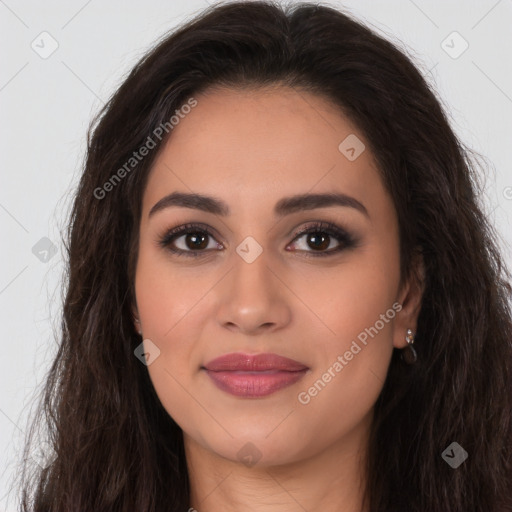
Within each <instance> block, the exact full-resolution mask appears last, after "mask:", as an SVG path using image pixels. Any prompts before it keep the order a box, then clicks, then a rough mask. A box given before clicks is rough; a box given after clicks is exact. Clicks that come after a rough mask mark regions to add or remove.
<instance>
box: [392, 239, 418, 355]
mask: <svg viewBox="0 0 512 512" xmlns="http://www.w3.org/2000/svg"><path fill="white" fill-rule="evenodd" d="M424 290H425V264H424V261H423V255H422V253H421V250H419V249H417V250H416V252H415V253H414V256H413V258H412V268H411V272H410V274H409V278H408V279H407V281H406V282H405V283H404V285H403V286H402V288H401V289H400V292H399V294H398V303H399V304H400V305H401V306H402V309H401V310H400V311H399V312H398V313H397V315H396V317H395V325H394V336H393V346H394V347H395V348H404V347H406V346H407V341H406V340H405V335H406V332H407V329H411V330H412V332H413V333H414V334H415V333H416V330H417V325H418V315H419V313H420V310H421V304H422V299H423V292H424Z"/></svg>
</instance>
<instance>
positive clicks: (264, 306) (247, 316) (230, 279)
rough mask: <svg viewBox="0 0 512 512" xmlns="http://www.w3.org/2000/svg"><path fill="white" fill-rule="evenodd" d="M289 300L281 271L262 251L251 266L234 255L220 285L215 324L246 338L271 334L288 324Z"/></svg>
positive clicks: (289, 294)
mask: <svg viewBox="0 0 512 512" xmlns="http://www.w3.org/2000/svg"><path fill="white" fill-rule="evenodd" d="M219 284H220V283H219ZM292 297H293V294H292V293H291V292H290V290H289V289H288V288H287V286H286V284H285V276H284V275H283V271H282V270H280V269H279V267H278V266H277V265H276V264H275V263H274V264H272V263H271V262H270V261H269V260H268V258H267V257H266V253H265V251H263V252H262V253H261V254H260V255H259V256H258V258H256V259H255V260H254V261H253V262H251V263H248V262H247V261H244V259H242V258H240V257H238V256H237V257H236V258H235V262H234V266H233V268H232V269H231V270H230V272H229V273H228V275H227V276H226V277H225V278H224V279H223V283H222V284H221V290H220V296H219V299H220V303H219V307H218V310H217V315H218V321H219V323H220V325H221V326H222V327H223V328H226V329H229V330H231V331H233V332H235V331H236V332H240V333H243V334H246V335H258V334H262V333H265V332H273V331H276V330H279V329H282V328H284V327H286V326H287V325H288V324H289V323H290V322H291V318H292V314H291V307H290V300H292Z"/></svg>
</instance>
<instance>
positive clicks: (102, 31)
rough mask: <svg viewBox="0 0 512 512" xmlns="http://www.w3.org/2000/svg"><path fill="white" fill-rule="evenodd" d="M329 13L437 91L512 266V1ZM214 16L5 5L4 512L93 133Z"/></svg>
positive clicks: (0, 294) (1, 30)
mask: <svg viewBox="0 0 512 512" xmlns="http://www.w3.org/2000/svg"><path fill="white" fill-rule="evenodd" d="M210 3H214V2H210ZM325 3H329V4H331V5H333V6H336V7H341V8H343V9H344V10H345V11H346V12H348V13H351V14H353V15H354V16H356V17H357V18H359V19H361V20H363V21H366V23H367V24H369V25H370V26H371V27H373V28H374V29H376V30H377V31H378V32H379V33H381V34H383V35H384V36H386V37H388V38H389V39H392V40H394V41H396V40H398V41H399V44H400V47H402V48H403V49H406V51H407V52H408V54H409V55H410V56H411V57H412V58H413V60H414V62H415V63H416V64H417V65H418V66H419V67H420V69H421V70H422V72H423V73H424V75H425V76H426V78H427V79H428V81H429V83H431V84H432V85H433V87H434V88H435V89H436V91H437V94H438V97H440V98H441V101H442V102H443V105H444V106H445V108H446V109H447V111H448V112H449V114H450V118H451V120H452V126H453V129H454V130H455V132H456V133H457V134H458V135H459V136H460V137H461V139H462V141H463V142H465V143H466V144H467V145H469V146H470V147H472V148H473V149H474V150H476V151H477V152H478V153H480V154H482V155H484V157H485V161H484V162H483V163H484V164H485V165H486V167H487V168H488V169H489V172H488V176H489V179H488V180H487V181H486V187H485V193H484V194H483V196H482V201H483V202H484V203H485V208H486V211H487V213H488V215H489V217H490V219H491V221H492V222H493V223H494V225H495V226H496V227H497V229H498V231H499V233H501V236H502V242H501V243H502V246H503V251H504V252H505V257H506V261H507V264H508V265H509V268H510V267H512V265H511V263H512V250H511V248H510V247H511V246H512V229H511V220H510V219H511V216H512V154H511V142H512V140H511V135H512V129H511V128H512V63H511V62H512V59H511V56H510V50H511V49H512V31H510V26H512V0H499V1H495V0H486V1H467V0H466V1H462V0H460V1H448V2H447V1H443V2H441V1H438V2H436V1H427V0H414V1H413V0H400V1H398V0H394V1H389V0H387V1H361V0H359V1H354V0H351V1H345V2H325ZM206 6H207V2H206V0H196V1H186V2H185V1H181V0H180V1H173V2H172V3H171V2H170V1H169V0H166V1H163V0H162V1H161V0H150V1H146V2H144V3H142V2H140V3H135V2H133V1H132V2H126V1H125V2H121V1H120V0H115V1H110V2H100V1H99V0H89V1H85V0H73V1H68V2H56V1H46V2H35V1H33V0H32V1H25V2H21V1H15V0H5V1H3V0H0V44H1V48H2V49H3V52H2V61H3V62H2V66H1V68H0V109H1V117H2V125H3V131H2V133H3V137H2V138H1V152H0V159H1V166H0V172H1V188H0V229H1V234H2V250H1V252H0V258H1V266H0V311H1V314H2V337H3V343H2V347H3V352H2V357H1V358H0V382H1V386H2V393H1V395H0V512H2V511H3V512H7V511H8V512H14V510H16V506H15V502H16V497H17V495H16V491H14V490H13V491H11V493H10V495H9V500H8V501H7V495H8V493H9V489H10V486H11V484H12V478H13V477H14V476H15V473H16V467H17V466H16V464H17V457H18V455H17V454H18V453H19V450H20V448H21V446H22V441H23V433H24V432H25V431H26V427H27V423H26V422H27V416H28V414H29V413H30V410H31V407H33V406H34V405H35V399H36V398H35V395H34V393H35V392H37V391H39V390H40V389H41V386H42V384H43V378H44V375H45V373H46V371H47V370H48V368H49V364H50V362H51V361H52V358H53V356H54V354H55V351H56V344H55V343H54V341H53V330H54V329H56V330H58V327H59V314H60V311H61V295H60V289H59V286H60V284H61V279H62V276H61V272H62V269H63V263H64V260H63V254H64V253H63V247H62V246H61V231H62V230H63V229H64V228H65V224H64V221H65V215H66V214H67V211H68V209H69V206H70V201H69V199H68V193H69V191H70V190H72V189H73V187H74V186H75V185H76V183H77V179H78V176H79V172H80V166H81V163H82V159H83V155H84V149H85V134H86V129H87V126H88V123H89V121H90V120H91V118H92V115H93V114H94V113H95V112H97V111H98V109H99V108H100V107H101V106H102V104H103V103H104V102H105V101H106V100H107V99H108V97H109V95H110V94H111V92H112V91H113V90H114V89H115V88H116V87H117V86H118V85H119V84H120V82H121V80H122V79H123V77H124V76H125V75H126V73H127V72H128V71H129V70H130V69H131V67H132V66H133V65H134V64H135V62H136V61H137V60H138V59H139V58H140V57H141V56H142V55H143V54H144V53H145V51H146V50H147V49H148V48H149V47H150V46H151V45H152V43H153V42H155V41H156V40H157V39H158V38H159V37H160V36H161V35H162V34H164V33H165V32H166V31H168V30H169V29H172V28H173V27H175V26H176V25H178V24H180V23H181V22H182V21H184V20H186V19H188V18H190V17H191V16H193V15H194V14H196V13H198V12H199V11H200V10H202V9H203V8H204V7H206ZM454 31H456V32H458V33H459V34H460V36H457V35H453V34H452V33H453V32H454ZM43 32H47V33H48V34H49V35H41V33H43ZM443 41H444V42H443ZM466 44H467V45H468V48H467V49H466V50H465V51H464V52H463V53H461V52H462V50H463V49H464V48H465V46H466ZM52 45H53V46H55V45H58V47H57V49H56V50H55V51H54V52H53V53H52V54H51V55H48V54H49V53H50V52H51V50H52ZM459 54H460V55H459ZM43 57H45V58H43ZM6 135H7V136H6ZM432 151H435V148H432Z"/></svg>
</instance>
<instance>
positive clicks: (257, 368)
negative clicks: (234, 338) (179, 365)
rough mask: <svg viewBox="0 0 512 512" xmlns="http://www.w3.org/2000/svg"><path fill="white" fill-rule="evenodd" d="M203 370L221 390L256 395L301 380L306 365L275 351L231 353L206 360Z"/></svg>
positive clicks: (243, 395) (245, 396)
mask: <svg viewBox="0 0 512 512" xmlns="http://www.w3.org/2000/svg"><path fill="white" fill-rule="evenodd" d="M202 369H204V370H205V371H206V373H207V374H208V376H209V377H210V378H211V380H212V381H213V383H214V384H215V385H216V386H217V387H218V388H219V389H221V390H222V391H225V392H227V393H230V394H232V395H235V396H239V397H244V398H259V397H263V396H267V395H270V394H272V393H275V392H276V391H278V390H280V389H282V388H284V387H287V386H290V385H292V384H294V383H295V382H297V381H298V380H300V379H301V378H302V377H304V375H305V374H306V373H307V371H308V370H309V368H308V367H307V366H306V365H304V364H302V363H299V362H298V361H294V360H293V359H288V358H287V357H282V356H278V355H277V354H255V355H251V354H241V353H232V354H226V355H223V356H221V357H218V358H216V359H214V360H212V361H210V362H209V363H207V364H206V365H205V366H204V367H203V368H202Z"/></svg>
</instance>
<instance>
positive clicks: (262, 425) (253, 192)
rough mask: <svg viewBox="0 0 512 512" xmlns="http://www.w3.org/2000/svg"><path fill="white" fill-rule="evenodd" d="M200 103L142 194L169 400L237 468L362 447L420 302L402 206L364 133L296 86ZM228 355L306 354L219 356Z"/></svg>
mask: <svg viewBox="0 0 512 512" xmlns="http://www.w3.org/2000/svg"><path fill="white" fill-rule="evenodd" d="M195 98H196V100H197V105H196V106H195V107H194V108H193V109H191V111H190V112H189V113H188V114H187V115H186V116H183V118H182V119H181V120H180V121H179V124H177V125H175V126H174V128H173V131H172V134H171V137H170V139H169V141H168V142H167V144H166V145H165V147H164V148H163V149H162V151H161V152H160V154H159V156H158V158H157V160H156V161H155V163H154V166H153V168H152V170H151V173H150V175H149V179H148V183H147V188H146V189H145V191H144V196H143V208H142V217H141V222H140V245H139V257H138V262H137V267H136V277H135V290H136V303H137V304H136V308H135V309H134V314H135V315H136V316H137V317H138V318H139V319H140V324H138V326H140V328H141V329H142V333H143V338H144V340H145V341H144V349H145V352H147V353H149V354H151V355H150V359H149V363H150V364H148V371H149V374H150V378H151V380H152V383H153V385H154V387H155V390H156V392H157V394H158V397H159V399H160V400H161V402H162V404H163V406H164V407H165V409H166V410H167V411H168V413H169V415H170V416H172V418H173V419H174V420H175V421H176V423H178V425H179V426H180V427H181V428H182V429H183V431H184V434H185V438H186V439H188V440H191V441H192V442H194V443H195V444H197V445H199V446H201V447H202V449H204V450H208V451H209V452H211V453H215V454H218V455H220V456H222V457H224V458H226V459H230V460H233V461H242V459H243V456H244V454H245V455H247V453H246V452H248V451H249V452H251V451H252V453H249V455H252V456H253V458H257V459H259V461H258V463H259V464H261V465H275V464H284V463H288V462H294V461H299V460H301V459H304V458H306V457H311V456H313V455H315V454H316V453H320V452H321V451H324V450H326V449H328V448H332V449H340V450H342V451H349V450H350V447H351V446H354V439H355V438H356V437H357V436H358V435H361V433H362V432H364V431H366V430H367V427H368V424H369V421H370V419H371V417H372V410H373V405H374V403H375V401H376V399H377V397H378V395H379V393H380V391H381V389H382V387H383V384H384V380H385V378H386V372H387V369H388V365H389V362H390V358H391V354H392V349H393V346H395V347H404V346H405V345H406V342H405V338H404V337H405V331H406V329H407V328H411V329H412V330H413V331H415V326H416V316H415V314H416V313H417V308H416V307H415V306H416V305H417V303H418V300H419V296H418V294H415V292H414V290H413V288H412V286H410V285H409V284H407V283H406V285H405V286H404V287H402V288H399V278H400V274H399V269H400V261H399V236H398V222H397V217H396V212H395V209H394V206H393V202H392V200H391V198H390V196H389V194H388V193H387V191H386V189H385V188H384V186H383V183H382V180H381V178H380V176H379V172H378V170H377V167H376V163H375V161H374V158H373V156H372V154H371V153H370V151H369V149H368V144H367V142H366V140H365V137H364V136H363V134H362V133H360V132H359V131H358V130H357V129H356V128H355V126H353V125H352V124H351V123H350V122H349V121H348V120H347V119H346V118H344V117H343V116H342V115H341V114H340V113H339V112H338V111H337V110H336V108H335V107H334V106H333V105H332V104H330V103H329V102H327V101H326V100H324V99H322V98H319V97H317V96H313V95H311V94H309V93H306V92H298V91H295V90H293V89H288V88H284V87H275V88H272V89H270V88H267V89H260V90H251V91H248V90H245V91H235V90H227V89H216V90H214V89H211V90H210V91H209V92H207V93H205V94H202V95H198V96H196V97H195ZM347 137H348V139H347ZM173 193H181V194H198V195H200V196H205V197H206V196H207V197H208V198H210V199H209V200H202V201H201V200H199V199H198V197H197V196H196V197H195V198H194V197H193V198H188V199H187V200H183V199H182V200H179V199H176V196H175V199H174V200H171V199H167V200H165V199H164V198H166V196H168V195H170V194H173ZM322 194H338V200H337V201H331V202H329V201H327V200H326V198H325V197H324V198H323V199H322V197H321V195H322ZM310 195H313V196H318V197H316V198H315V197H310V198H309V200H308V199H307V197H306V198H305V197H302V200H301V199H300V198H299V200H290V198H294V197H295V196H310ZM182 197H183V196H182ZM163 199H164V200H163ZM162 200H163V201H162ZM155 205H158V206H157V207H156V208H154V207H155ZM187 225H191V226H189V227H190V229H189V230H188V231H185V232H180V231H175V232H173V233H170V232H171V231H172V230H174V229H175V228H178V229H182V228H183V227H185V226H187ZM303 231H305V233H302V232H303ZM233 353H235V354H238V355H242V363H243V361H244V360H245V364H248V363H247V361H248V360H249V359H250V358H245V359H244V357H243V356H245V355H247V354H249V355H257V354H267V355H268V354H275V355H277V356H281V357H284V358H288V359H291V360H293V361H295V362H296V363H297V364H296V365H295V366H293V365H291V366H286V365H285V366H282V367H280V366H278V365H277V363H276V359H275V358H274V359H272V358H270V359H266V360H264V361H263V363H262V364H263V366H259V367H258V366H242V367H240V366H236V364H237V360H236V358H235V360H234V362H233V361H232V362H231V364H233V365H235V366H232V367H229V369H228V368H227V367H217V368H213V367H212V366H211V365H209V363H210V362H211V361H212V360H214V359H216V358H218V357H219V356H223V355H226V354H233ZM263 359H264V358H263ZM260 362H261V361H260ZM238 363H240V361H238ZM254 364H256V363H254ZM265 365H267V366H265ZM207 366H208V367H209V368H211V370H210V371H207V370H206V369H205V368H206V367H207ZM212 368H213V369H212ZM264 368H266V369H267V371H262V369H264ZM221 370H224V371H221ZM249 370H252V371H251V372H249ZM248 443H252V444H248Z"/></svg>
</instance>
